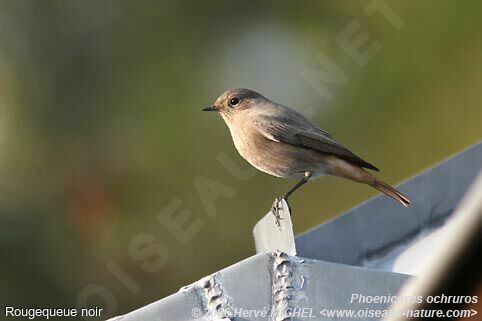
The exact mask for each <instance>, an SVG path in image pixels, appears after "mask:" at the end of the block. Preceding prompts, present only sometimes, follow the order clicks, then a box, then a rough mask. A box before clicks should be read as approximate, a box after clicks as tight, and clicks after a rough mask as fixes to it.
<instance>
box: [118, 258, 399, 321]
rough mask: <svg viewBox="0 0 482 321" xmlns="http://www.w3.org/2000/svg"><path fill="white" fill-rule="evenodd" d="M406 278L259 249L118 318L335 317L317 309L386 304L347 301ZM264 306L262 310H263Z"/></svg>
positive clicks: (393, 287)
mask: <svg viewBox="0 0 482 321" xmlns="http://www.w3.org/2000/svg"><path fill="white" fill-rule="evenodd" d="M406 279H407V276H405V275H401V274H395V273H389V272H383V271H376V270H368V269H362V268H357V267H353V266H348V265H342V264H337V263H329V262H320V261H316V260H309V259H301V258H298V257H293V256H288V255H287V254H285V253H282V252H276V253H266V254H258V255H255V256H253V257H251V258H249V259H246V260H244V261H242V262H239V263H237V264H235V265H233V266H231V267H228V268H226V269H224V270H221V271H219V272H217V273H215V274H213V275H211V276H209V277H206V278H204V279H202V280H201V281H199V282H196V283H194V284H192V285H189V286H187V287H184V288H182V289H181V290H180V291H179V292H178V293H176V294H173V295H171V296H169V297H167V298H165V299H162V300H159V301H157V302H154V303H152V304H150V305H147V306H145V307H143V308H141V309H139V310H136V311H133V312H131V313H129V314H126V315H125V316H123V317H120V318H121V320H123V321H145V320H165V321H181V320H182V321H187V320H253V321H261V320H263V321H266V320H276V321H281V320H337V319H336V318H329V317H323V316H322V315H321V314H320V313H325V312H326V310H325V309H337V308H340V309H341V308H346V307H347V306H350V307H351V309H355V310H363V309H365V308H367V307H369V308H371V309H383V308H386V307H387V304H373V303H372V304H350V299H351V296H352V293H364V294H365V295H388V294H392V293H396V292H397V291H398V289H399V288H400V287H401V285H402V284H403V283H404V281H405V280H406ZM256 311H258V312H256ZM263 311H266V314H267V315H262V313H263ZM285 312H286V313H285ZM256 313H257V314H258V315H255V314H256ZM248 314H250V315H249V316H248ZM243 315H244V317H243ZM270 315H271V317H270ZM338 320H339V319H338ZM359 320H376V319H375V318H360V319H359Z"/></svg>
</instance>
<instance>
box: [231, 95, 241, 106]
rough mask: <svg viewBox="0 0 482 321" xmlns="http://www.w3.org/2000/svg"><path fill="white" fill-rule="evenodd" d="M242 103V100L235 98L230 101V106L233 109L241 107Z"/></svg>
mask: <svg viewBox="0 0 482 321" xmlns="http://www.w3.org/2000/svg"><path fill="white" fill-rule="evenodd" d="M240 101H241V100H240V99H239V98H238V97H233V98H231V99H230V100H229V105H230V106H231V107H235V106H237V105H239V102H240Z"/></svg>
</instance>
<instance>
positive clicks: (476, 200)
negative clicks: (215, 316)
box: [386, 171, 482, 321]
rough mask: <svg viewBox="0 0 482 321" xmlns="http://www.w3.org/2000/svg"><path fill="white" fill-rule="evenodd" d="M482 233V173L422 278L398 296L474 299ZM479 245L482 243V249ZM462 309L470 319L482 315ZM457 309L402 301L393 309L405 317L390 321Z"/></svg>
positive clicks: (419, 276) (447, 228) (466, 195)
mask: <svg viewBox="0 0 482 321" xmlns="http://www.w3.org/2000/svg"><path fill="white" fill-rule="evenodd" d="M481 231H482V171H480V174H479V175H478V178H477V179H476V181H475V182H474V183H473V184H472V185H471V187H470V190H469V191H468V192H467V193H466V194H465V195H464V198H463V199H462V201H461V202H460V204H459V206H458V207H457V209H456V210H455V212H454V215H453V218H452V219H451V220H450V222H448V224H447V225H446V226H445V227H444V236H445V237H444V238H443V239H441V240H440V243H439V244H438V246H437V247H433V248H432V250H431V251H430V252H429V253H428V258H427V260H426V262H425V264H424V266H423V268H422V269H420V271H419V275H418V277H417V278H413V279H411V280H410V281H409V282H406V283H405V284H404V285H403V287H402V289H401V291H400V293H398V295H399V296H400V297H416V296H421V297H423V298H427V297H429V296H437V295H442V294H443V295H446V296H450V295H460V294H465V295H470V294H471V293H468V291H467V292H465V291H466V290H468V289H470V288H473V285H474V284H477V283H476V282H477V279H479V280H480V277H477V268H478V267H479V268H480V265H481V264H480V263H478V262H480V241H479V240H480V236H481V235H480V232H481ZM477 243H479V246H478V245H477ZM477 251H478V252H477ZM477 261H478V262H477ZM474 271H475V273H474ZM474 274H475V275H474ZM478 274H479V275H480V270H478ZM464 283H465V286H464ZM464 290H465V291H464ZM472 294H476V293H472ZM462 306H463V308H464V309H466V311H465V312H470V316H475V315H477V314H478V312H481V311H476V310H474V309H471V310H470V311H468V309H467V308H468V306H467V305H465V304H463V302H462V303H461V304H459V305H458V307H459V309H460V310H462ZM454 307H457V305H456V306H453V305H447V304H437V303H433V302H427V301H426V300H422V301H419V302H411V301H399V302H395V303H394V304H393V305H392V306H391V307H390V309H391V310H392V311H398V312H401V313H400V314H393V315H391V316H389V317H387V318H386V320H387V321H402V320H403V321H406V320H413V318H410V317H409V316H410V311H416V310H421V309H425V310H441V311H447V310H448V309H454ZM470 308H472V306H471V307H470ZM479 317H480V316H479ZM417 319H418V320H420V319H422V318H417ZM461 319H462V318H461ZM470 319H472V318H470ZM479 319H480V318H479ZM473 320H475V318H474V319H473Z"/></svg>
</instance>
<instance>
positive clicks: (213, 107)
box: [202, 106, 217, 111]
mask: <svg viewBox="0 0 482 321" xmlns="http://www.w3.org/2000/svg"><path fill="white" fill-rule="evenodd" d="M216 110H217V108H216V106H209V107H206V108H203V109H202V111H216Z"/></svg>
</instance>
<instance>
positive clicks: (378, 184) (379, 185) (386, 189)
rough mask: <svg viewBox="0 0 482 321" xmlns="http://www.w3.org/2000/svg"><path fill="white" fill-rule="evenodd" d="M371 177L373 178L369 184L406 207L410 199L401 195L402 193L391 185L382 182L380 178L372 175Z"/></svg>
mask: <svg viewBox="0 0 482 321" xmlns="http://www.w3.org/2000/svg"><path fill="white" fill-rule="evenodd" d="M372 177H373V178H374V179H373V181H372V182H370V183H369V184H370V186H372V187H374V188H376V189H377V190H379V191H380V192H382V193H384V194H386V195H388V196H390V197H391V198H393V199H394V200H396V201H398V202H399V203H400V204H402V205H403V206H405V207H407V206H408V205H409V204H410V200H409V199H408V198H407V197H406V196H405V195H403V194H402V193H400V192H399V191H397V190H396V189H395V188H393V187H391V186H390V185H388V184H387V183H385V182H383V181H382V180H379V179H378V178H376V177H375V176H372Z"/></svg>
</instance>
